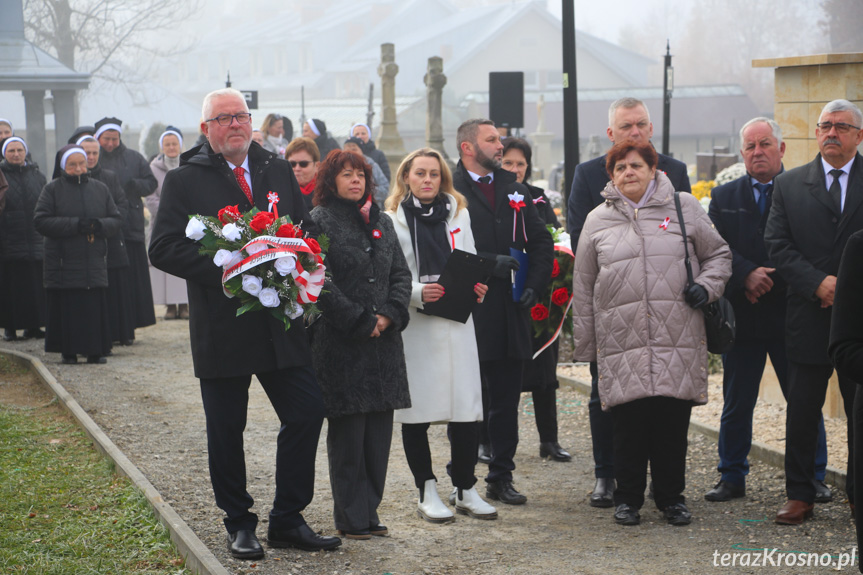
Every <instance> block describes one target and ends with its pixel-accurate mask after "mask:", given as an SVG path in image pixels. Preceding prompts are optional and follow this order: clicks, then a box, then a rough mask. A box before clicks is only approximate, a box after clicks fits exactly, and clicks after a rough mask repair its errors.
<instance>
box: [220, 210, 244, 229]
mask: <svg viewBox="0 0 863 575" xmlns="http://www.w3.org/2000/svg"><path fill="white" fill-rule="evenodd" d="M241 217H242V216H241V215H240V210H239V208H238V207H237V206H225V207H224V208H222V209H221V210H219V221H220V222H222V225H228V224H230V223H233V222H236V221H237V220H239V219H240V218H241Z"/></svg>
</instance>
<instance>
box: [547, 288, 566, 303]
mask: <svg viewBox="0 0 863 575" xmlns="http://www.w3.org/2000/svg"><path fill="white" fill-rule="evenodd" d="M567 301H569V291H567V289H566V288H558V289H556V290H554V291H553V292H551V303H553V304H554V305H559V306H562V305H564V304H565V303H566V302H567Z"/></svg>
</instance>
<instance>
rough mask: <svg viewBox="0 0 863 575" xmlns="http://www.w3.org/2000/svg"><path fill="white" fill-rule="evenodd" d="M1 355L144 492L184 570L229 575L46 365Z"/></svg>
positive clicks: (203, 574)
mask: <svg viewBox="0 0 863 575" xmlns="http://www.w3.org/2000/svg"><path fill="white" fill-rule="evenodd" d="M0 355H5V356H7V357H8V358H9V359H10V360H12V361H14V362H16V363H18V364H19V365H23V366H25V367H27V368H29V369H30V371H32V372H33V374H34V375H36V377H37V378H39V379H40V380H41V381H42V383H43V384H45V386H46V387H48V388H49V389H50V390H51V392H52V393H54V395H56V396H57V398H58V399H59V400H60V403H61V404H62V405H63V407H65V408H66V410H67V411H68V412H69V413H70V414H71V415H72V417H74V418H75V419H76V420H77V421H78V424H79V425H80V426H81V428H82V429H83V430H84V431H85V433H87V435H88V436H90V439H92V440H93V443H94V444H95V446H96V448H97V449H98V450H99V451H101V452H102V453H104V454H105V455H106V456H107V457H108V458H110V459H111V460H112V461H113V462H114V466H115V468H116V470H117V472H118V473H121V474H122V475H125V476H126V477H128V478H129V479H130V480H131V481H132V483H134V484H135V486H137V487H138V489H140V490H141V491H143V492H144V495H145V496H146V497H147V501H148V502H149V503H150V506H151V507H152V508H153V512H154V513H155V514H156V517H158V518H159V521H161V522H162V524H163V525H164V526H165V527H166V528H167V529H168V531H169V532H170V534H171V540H172V541H173V542H174V544H175V545H176V546H177V549H178V550H179V552H180V554H181V555H182V556H183V558H184V559H185V560H186V567H187V568H189V569H191V570H192V571H193V572H195V573H198V574H199V575H229V573H228V571H227V569H225V568H224V567H223V566H222V564H221V563H219V561H218V559H216V556H215V555H213V553H212V552H211V551H210V549H209V548H208V547H207V546H206V545H204V543H203V542H202V541H201V540H200V539H198V536H197V535H195V533H194V531H192V530H191V529H190V528H189V526H188V525H186V522H185V521H183V520H182V519H181V518H180V516H179V515H177V512H176V511H174V508H173V507H171V505H170V504H168V503H166V502H165V500H164V499H162V496H161V495H160V494H159V492H158V491H157V490H156V488H155V487H153V484H152V483H150V481H149V480H148V479H147V478H146V477H145V476H144V474H143V473H141V470H140V469H138V468H137V467H136V466H135V465H134V464H133V463H132V462H131V461H129V459H128V458H127V457H126V456H125V455H124V454H123V452H122V451H120V449H119V448H118V447H117V446H116V445H114V442H113V441H111V439H110V438H109V437H108V436H107V435H105V432H103V431H102V429H101V428H100V427H99V426H98V425H96V422H95V421H93V420H92V419H91V418H90V416H89V415H87V412H86V411H84V409H83V408H81V406H80V405H79V404H78V402H77V401H75V398H73V397H72V396H71V395H69V392H67V391H66V389H65V388H64V387H63V386H62V385H60V384H59V383H58V382H57V380H56V379H55V378H54V376H53V375H52V374H51V372H50V371H48V368H47V367H45V364H43V363H42V362H41V361H40V360H39V359H38V358H35V357H33V356H32V355H28V354H26V353H21V352H18V351H13V350H9V349H0Z"/></svg>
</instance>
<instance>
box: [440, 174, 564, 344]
mask: <svg viewBox="0 0 863 575" xmlns="http://www.w3.org/2000/svg"><path fill="white" fill-rule="evenodd" d="M453 184H454V186H455V189H456V190H458V191H459V192H461V193H462V194H464V196H465V197H466V198H467V201H468V213H469V214H470V224H471V231H472V232H473V239H474V243H475V245H476V253H477V254H479V255H480V256H483V257H486V258H489V259H494V257H495V256H496V255H498V254H503V255H506V256H508V255H509V248H510V247H513V248H515V249H518V250H522V249H523V250H525V251H526V252H527V254H528V258H529V259H530V268H529V270H528V273H527V280H526V281H525V288H532V289H533V290H534V291H535V292H536V294H537V295H539V294H541V293H542V291H543V289H544V288H545V287H546V285H548V281H549V279H551V266H552V261H553V259H554V242H553V241H552V239H551V234H549V233H548V230H547V229H546V227H545V222H543V221H542V220H541V219H540V217H539V214H538V213H537V211H536V206H534V204H533V202H532V201H531V194H530V191H529V190H528V189H527V187H526V186H523V185H522V184H519V183H517V182H516V181H515V174H513V173H512V172H508V171H506V170H503V169H498V170H495V172H494V195H495V203H494V205H495V209H494V211H492V209H491V206H490V205H489V203H488V200H487V199H486V197H485V195H483V193H482V192H481V191H480V189H479V188H478V187H477V185H476V183H474V181H473V179H472V178H471V177H470V174H468V173H467V170H466V169H465V168H464V166H463V165H462V163H461V162H459V163H458V166H457V168H456V171H455V174H453ZM513 192H518V193H520V194H521V195H523V196H524V203H525V206H524V207H523V208H521V214H518V215H517V216H516V218H515V222H516V230H515V240H514V241H513V215H514V214H515V211H514V210H513V209H512V208H511V207H510V206H509V198H508V197H507V196H508V195H509V194H512V193H513ZM522 214H523V217H522ZM522 222H523V225H522ZM525 233H527V238H528V241H526V242H525V240H524V236H525ZM473 318H474V327H475V328H476V340H477V347H478V349H479V359H480V360H481V361H487V360H502V359H522V360H527V359H530V358H531V356H532V355H533V347H532V344H531V336H532V333H533V331H532V329H531V326H530V315H529V311H528V310H526V309H522V308H521V306H520V305H519V304H518V303H516V302H514V301H512V282H511V280H510V279H508V278H507V279H500V278H491V279H490V280H489V282H488V293H487V294H486V296H485V300H484V301H483V303H482V304H480V305H478V306H476V308H474V312H473Z"/></svg>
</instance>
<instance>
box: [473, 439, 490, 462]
mask: <svg viewBox="0 0 863 575" xmlns="http://www.w3.org/2000/svg"><path fill="white" fill-rule="evenodd" d="M476 460H477V463H485V464H486V465H488V464H489V463H491V445H489V444H487V443H480V444H479V449H478V450H477V456H476Z"/></svg>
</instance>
